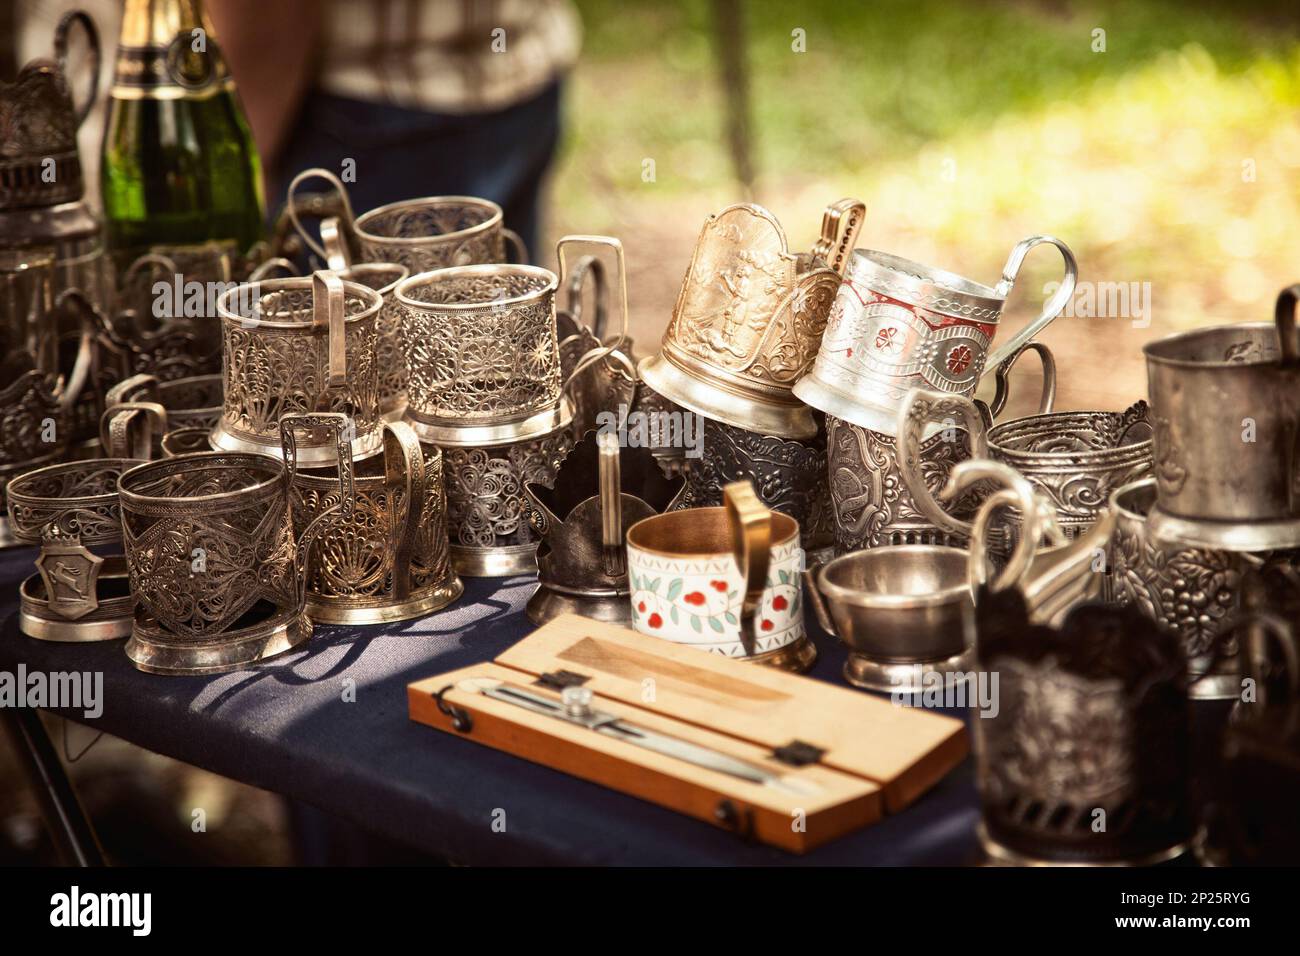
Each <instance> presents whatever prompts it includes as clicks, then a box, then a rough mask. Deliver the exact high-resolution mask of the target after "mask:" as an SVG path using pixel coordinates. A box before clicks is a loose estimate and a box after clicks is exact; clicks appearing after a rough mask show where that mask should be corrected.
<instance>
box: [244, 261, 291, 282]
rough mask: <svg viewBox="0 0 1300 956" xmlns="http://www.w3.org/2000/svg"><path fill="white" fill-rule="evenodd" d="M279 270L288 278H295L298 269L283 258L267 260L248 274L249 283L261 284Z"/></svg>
mask: <svg viewBox="0 0 1300 956" xmlns="http://www.w3.org/2000/svg"><path fill="white" fill-rule="evenodd" d="M277 269H278V270H280V271H281V272H283V273H284V274H285V276H286V277H288V278H295V277H296V276H297V275H298V267H297V266H295V265H294V264H293V263H292V262H290V261H289V260H288V259H286V258H284V257H283V256H275V257H274V258H271V259H267V260H265V261H264V262H262V263H261V264H259V265H258V267H257V268H256V269H254V270H253V271H252V272H250V273H249V274H248V281H249V282H261V281H262V280H263V279H269V278H271V273H273V272H275V271H276V270H277Z"/></svg>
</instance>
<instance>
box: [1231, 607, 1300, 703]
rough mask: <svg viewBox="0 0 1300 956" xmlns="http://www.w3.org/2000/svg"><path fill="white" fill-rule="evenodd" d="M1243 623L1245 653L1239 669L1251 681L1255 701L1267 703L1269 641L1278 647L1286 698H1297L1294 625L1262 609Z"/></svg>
mask: <svg viewBox="0 0 1300 956" xmlns="http://www.w3.org/2000/svg"><path fill="white" fill-rule="evenodd" d="M1244 623H1245V631H1246V640H1245V651H1246V653H1245V654H1244V655H1243V657H1244V661H1243V664H1244V667H1243V670H1244V671H1245V675H1244V676H1246V677H1250V678H1252V679H1253V680H1254V681H1255V693H1256V697H1255V700H1256V702H1257V703H1258V704H1261V705H1263V706H1265V707H1267V706H1268V699H1267V694H1268V691H1267V683H1268V681H1267V680H1266V678H1267V677H1268V671H1269V669H1270V668H1271V667H1272V664H1273V659H1272V654H1271V653H1270V651H1269V647H1270V643H1271V644H1272V645H1274V646H1276V647H1279V648H1281V649H1282V666H1283V667H1284V668H1285V669H1286V677H1287V690H1288V693H1289V694H1290V699H1291V700H1293V701H1295V700H1300V645H1297V638H1296V633H1295V629H1294V628H1293V627H1292V625H1291V624H1290V623H1289V622H1287V621H1285V620H1283V619H1282V618H1280V617H1278V616H1277V615H1275V614H1269V613H1266V612H1256V613H1254V614H1252V615H1251V616H1250V617H1248V618H1247V619H1246V621H1245V622H1244Z"/></svg>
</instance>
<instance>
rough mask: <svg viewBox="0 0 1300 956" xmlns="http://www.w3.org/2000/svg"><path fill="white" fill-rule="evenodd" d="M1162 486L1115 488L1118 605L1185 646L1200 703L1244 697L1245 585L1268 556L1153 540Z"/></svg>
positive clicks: (1146, 483)
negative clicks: (1241, 629)
mask: <svg viewBox="0 0 1300 956" xmlns="http://www.w3.org/2000/svg"><path fill="white" fill-rule="evenodd" d="M1156 494H1157V491H1156V479H1155V478H1144V479H1142V480H1141V481H1135V482H1131V483H1129V484H1126V485H1123V486H1122V487H1120V488H1116V489H1115V490H1114V491H1113V492H1112V493H1111V496H1110V508H1111V511H1113V512H1114V513H1115V534H1114V537H1113V538H1112V539H1111V549H1110V566H1111V580H1112V582H1113V598H1114V600H1115V602H1116V603H1117V604H1125V605H1131V606H1133V607H1134V608H1136V609H1137V610H1138V611H1139V612H1140V613H1142V614H1144V615H1145V616H1146V617H1148V618H1149V619H1151V620H1152V621H1154V622H1155V623H1156V625H1157V626H1158V627H1159V628H1160V629H1161V630H1162V631H1166V632H1168V633H1170V634H1174V635H1176V636H1177V637H1178V639H1179V641H1181V642H1182V646H1183V653H1184V654H1185V655H1186V657H1187V660H1188V669H1189V673H1190V674H1191V675H1192V677H1193V683H1192V684H1191V686H1190V688H1189V693H1190V694H1191V696H1192V697H1193V698H1198V699H1227V698H1232V697H1236V696H1239V695H1240V693H1241V668H1240V661H1239V658H1238V647H1237V640H1236V637H1235V631H1236V629H1237V626H1238V624H1239V623H1240V621H1241V608H1242V582H1243V580H1244V579H1245V577H1246V575H1247V574H1248V573H1249V572H1250V571H1251V570H1252V569H1253V568H1258V567H1261V566H1262V565H1263V564H1264V562H1265V560H1266V559H1267V554H1251V553H1245V552H1238V551H1224V550H1221V549H1215V548H1203V547H1195V546H1191V545H1178V544H1166V543H1162V542H1160V541H1158V540H1156V538H1155V537H1154V535H1153V534H1152V533H1151V512H1152V510H1153V509H1154V508H1155V504H1156Z"/></svg>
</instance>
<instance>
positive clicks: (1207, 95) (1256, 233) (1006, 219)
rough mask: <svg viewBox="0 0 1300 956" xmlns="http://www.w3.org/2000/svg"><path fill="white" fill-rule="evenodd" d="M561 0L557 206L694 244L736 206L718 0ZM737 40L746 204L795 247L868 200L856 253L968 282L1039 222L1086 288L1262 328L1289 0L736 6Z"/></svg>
mask: <svg viewBox="0 0 1300 956" xmlns="http://www.w3.org/2000/svg"><path fill="white" fill-rule="evenodd" d="M578 5H579V7H580V9H581V11H582V14H583V20H584V28H585V31H586V39H585V45H584V54H583V61H582V64H581V66H580V67H579V69H578V71H577V74H576V76H575V82H574V84H573V88H572V90H571V96H570V100H569V107H570V113H569V135H568V139H567V144H566V154H565V158H564V162H563V165H562V166H561V171H560V175H559V176H558V177H557V189H556V201H557V210H558V211H559V215H560V218H561V219H562V220H563V221H564V222H565V223H566V224H568V225H578V224H581V227H582V228H583V229H584V230H585V229H591V228H606V229H611V230H619V229H621V230H623V231H622V232H621V233H619V234H622V235H627V236H631V237H633V239H634V241H635V240H637V239H641V237H642V236H644V235H647V234H655V235H659V236H660V239H659V245H658V246H657V247H656V248H660V249H664V250H672V252H665V255H675V254H676V250H677V249H678V247H679V246H681V247H683V248H682V252H681V255H683V256H684V255H688V254H689V248H690V243H691V241H692V237H693V236H694V234H695V232H696V230H698V228H699V225H698V224H699V222H700V221H701V220H702V218H703V215H704V214H705V213H706V212H707V211H708V210H711V209H717V208H720V207H721V205H724V204H726V203H728V202H734V201H736V200H737V199H740V198H744V195H743V191H742V190H741V188H740V187H739V185H738V184H737V183H736V181H735V178H734V175H733V171H732V165H731V161H730V156H729V154H728V150H727V139H726V132H725V131H726V125H725V112H724V111H725V109H726V108H727V106H726V101H725V99H724V96H723V94H722V92H721V82H720V79H719V72H720V70H719V66H718V59H717V54H716V49H717V47H716V35H715V31H716V29H717V25H716V24H715V22H714V19H713V17H714V13H713V6H712V4H710V3H709V2H707V0H683V2H679V3H638V4H623V3H617V2H613V0H578ZM796 29H801V30H803V31H805V34H804V39H805V42H806V52H802V53H799V52H795V51H794V50H793V49H792V43H793V42H794V40H795V37H794V36H793V35H792V31H795V30H796ZM1099 29H1100V30H1104V31H1105V50H1104V52H1099V51H1096V50H1094V46H1095V45H1096V42H1097V37H1096V36H1095V35H1094V31H1095V30H1099ZM743 36H744V38H745V49H746V51H747V55H748V62H749V72H750V77H751V102H752V110H751V112H752V120H753V122H752V137H753V149H754V160H755V166H756V168H757V170H758V182H757V188H756V195H755V197H754V198H756V199H757V200H758V201H760V202H764V203H767V204H770V205H771V206H772V208H773V210H774V211H776V212H777V214H778V216H779V217H781V218H782V220H783V221H787V217H788V221H789V222H790V223H791V224H792V225H789V226H788V228H790V229H791V240H792V242H794V243H795V244H796V245H798V244H799V243H801V242H804V241H810V240H811V232H812V227H813V225H814V224H815V222H816V219H815V216H816V214H817V213H818V212H819V210H820V208H821V206H822V205H823V204H824V203H825V202H827V201H829V200H831V199H834V198H836V197H838V196H843V195H854V196H859V197H860V198H862V199H864V200H865V201H866V202H867V204H868V208H869V213H868V227H867V229H868V231H867V232H864V240H865V241H866V242H867V243H868V244H871V245H876V246H877V247H881V248H888V249H890V250H891V251H896V252H899V253H900V254H903V255H906V256H909V257H911V258H915V259H918V260H921V261H926V262H932V263H934V264H936V265H943V266H944V267H946V268H950V269H954V270H957V271H965V274H968V275H983V276H989V275H990V274H993V275H996V271H995V270H997V269H999V268H1000V267H1001V265H1002V260H1003V259H1004V258H1005V255H1006V250H1008V249H1009V248H1010V246H1011V245H1012V243H1013V242H1014V241H1015V240H1016V239H1018V238H1020V237H1021V236H1024V235H1028V234H1032V233H1039V232H1046V233H1052V234H1055V235H1059V236H1061V237H1062V238H1065V239H1066V240H1067V241H1068V242H1069V243H1070V244H1071V246H1072V247H1073V248H1074V250H1075V252H1076V253H1077V254H1078V257H1079V261H1080V264H1081V275H1082V276H1083V277H1085V278H1093V279H1099V280H1104V279H1110V280H1124V281H1129V280H1132V281H1138V280H1141V281H1150V282H1151V283H1153V286H1154V288H1155V290H1156V292H1155V293H1154V295H1155V298H1156V300H1157V302H1156V310H1157V322H1164V323H1167V324H1168V325H1171V326H1186V325H1188V324H1195V323H1196V322H1198V321H1201V320H1202V317H1203V316H1205V315H1207V314H1208V315H1212V316H1214V317H1216V318H1219V319H1238V318H1260V317H1261V316H1264V317H1266V315H1265V303H1266V302H1267V303H1268V307H1269V308H1271V296H1272V294H1273V292H1275V291H1276V289H1277V288H1278V287H1280V286H1281V285H1284V284H1286V283H1289V282H1292V281H1295V279H1296V278H1297V277H1300V268H1298V267H1297V259H1296V256H1295V252H1294V250H1295V247H1296V240H1295V235H1294V233H1295V225H1294V224H1295V223H1296V221H1297V219H1300V3H1297V2H1296V0H1286V2H1282V0H1254V2H1243V3H1222V4H1215V3H1211V2H1209V0H1085V2H1081V3H1065V2H1049V0H1018V2H1010V0H1007V2H997V0H984V2H979V0H964V2H963V0H874V2H867V3H853V2H847V0H846V2H833V0H804V2H799V3H789V2H776V0H751V2H748V3H746V4H745V5H744V23H743ZM647 158H649V159H653V160H654V164H655V178H654V182H653V184H647V183H646V181H645V179H644V177H643V175H642V173H643V168H644V166H643V164H644V162H645V160H646V159H647ZM647 267H648V266H647ZM680 268H681V264H680V263H675V264H674V267H673V269H671V270H666V271H667V272H668V273H669V274H668V275H665V276H664V277H663V279H662V280H660V284H661V285H664V286H665V287H667V288H669V289H673V290H675V288H676V283H677V282H678V281H680V271H678V270H680ZM1036 268H1039V267H1037V266H1036ZM966 270H969V271H966ZM1041 271H1042V272H1043V274H1044V276H1046V275H1048V274H1049V272H1050V271H1051V270H1047V269H1045V268H1044V269H1041ZM1033 280H1034V281H1037V275H1035V276H1034V277H1033ZM651 294H653V290H651ZM663 312H664V307H663V306H662V305H660V306H659V313H663ZM1268 314H1271V312H1268ZM1146 334H1148V335H1149V334H1153V333H1150V332H1148V333H1146Z"/></svg>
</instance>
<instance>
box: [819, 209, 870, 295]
mask: <svg viewBox="0 0 1300 956" xmlns="http://www.w3.org/2000/svg"><path fill="white" fill-rule="evenodd" d="M866 218H867V205H866V203H864V202H862V200H860V199H841V200H839V201H838V202H834V203H831V204H830V205H829V206H827V207H826V211H825V212H824V213H823V214H822V234H821V236H820V237H819V238H818V239H817V242H815V243H814V244H813V247H812V250H811V251H812V256H813V258H814V259H821V260H822V261H823V262H825V263H826V265H828V266H829V267H830V268H831V269H833V270H834V271H835V272H836V273H838V274H839V275H840V276H841V277H843V275H844V273H845V271H846V270H847V269H848V267H849V257H850V256H851V255H853V247H854V246H855V245H857V242H858V233H859V232H860V231H861V230H862V222H863V220H864V219H866Z"/></svg>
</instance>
